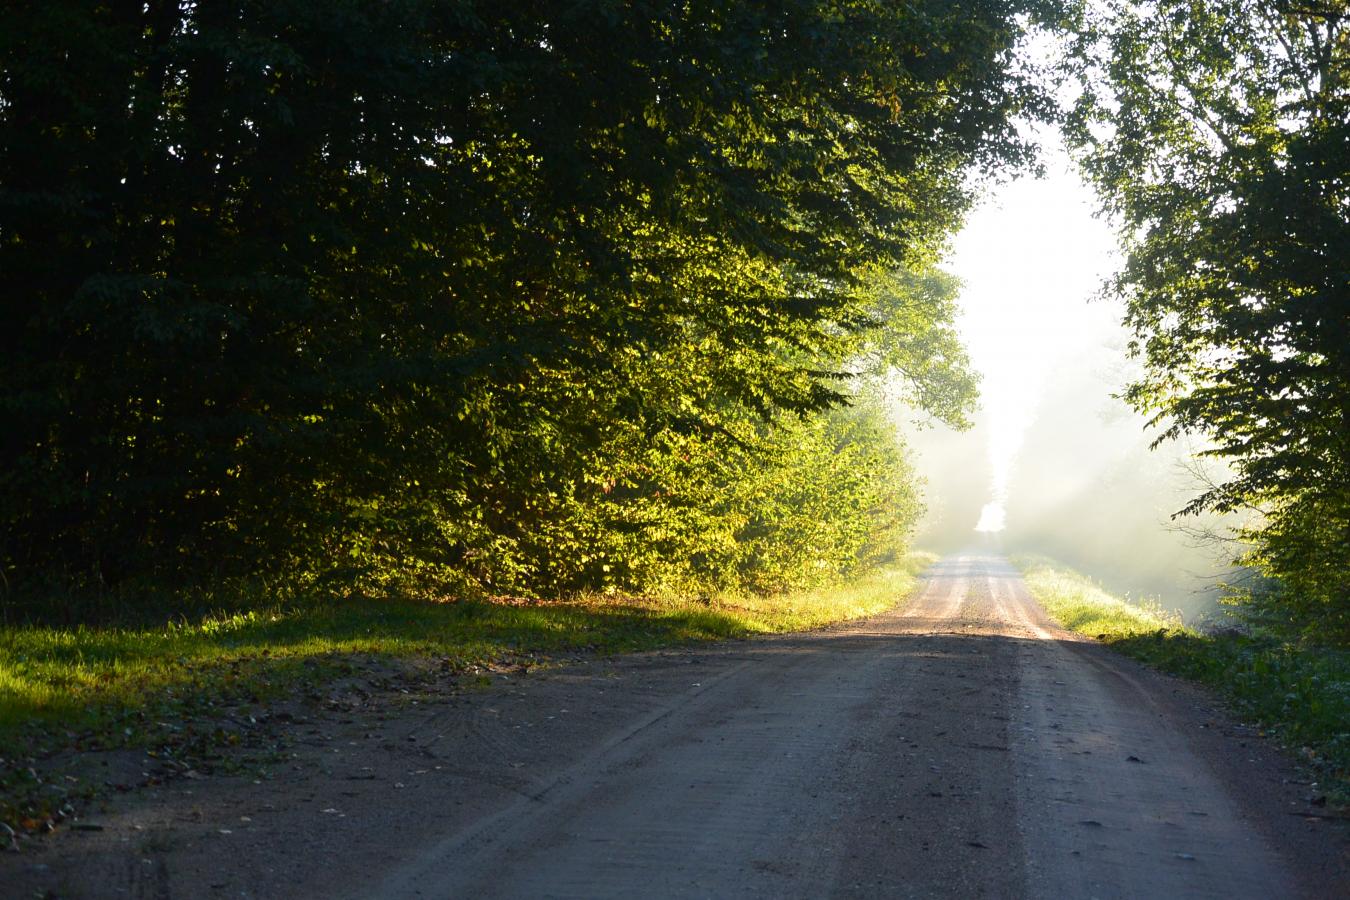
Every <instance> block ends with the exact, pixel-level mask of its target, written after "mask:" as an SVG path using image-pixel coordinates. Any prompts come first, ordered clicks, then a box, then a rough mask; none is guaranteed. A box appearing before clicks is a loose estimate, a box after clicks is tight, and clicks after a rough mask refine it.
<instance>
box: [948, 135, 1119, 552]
mask: <svg viewBox="0 0 1350 900" xmlns="http://www.w3.org/2000/svg"><path fill="white" fill-rule="evenodd" d="M1042 139H1043V146H1044V150H1045V161H1046V169H1047V171H1048V174H1049V177H1048V178H1046V179H1043V180H1036V179H1021V180H1018V181H1014V182H1012V183H1009V184H1005V185H1002V186H1000V187H999V188H998V189H997V190H996V191H995V192H994V195H993V197H992V198H991V200H990V202H988V203H986V204H985V205H983V206H981V207H980V208H978V209H977V210H976V211H975V212H974V214H972V215H971V217H970V220H969V221H968V222H967V224H966V227H965V228H964V229H963V230H962V231H961V233H960V235H958V236H957V238H956V241H955V243H954V246H953V250H954V253H953V256H952V259H951V267H952V271H954V272H955V273H956V274H957V275H959V276H960V277H961V279H962V280H963V281H964V282H965V288H964V290H963V291H962V293H961V304H962V308H963V313H962V315H961V317H960V319H959V321H958V326H959V328H960V329H961V333H962V336H963V337H964V338H965V341H966V346H967V347H968V348H969V350H970V357H971V362H972V363H973V365H974V366H975V368H976V369H978V370H979V372H980V374H981V375H982V376H983V380H982V383H981V385H980V393H981V405H982V407H983V409H984V411H985V415H984V418H983V421H982V423H981V425H982V427H981V428H980V429H978V430H980V431H983V432H984V438H985V448H986V454H987V458H988V461H989V473H990V474H989V494H988V497H989V499H988V501H987V502H986V503H985V505H984V507H983V509H982V510H981V512H980V516H979V520H978V521H977V522H976V523H975V530H976V531H980V532H998V531H1002V530H1004V528H1005V527H1006V526H1007V525H1008V522H1007V518H1008V517H1007V509H1008V508H1010V506H1011V507H1012V508H1015V506H1016V504H1015V503H1011V504H1010V500H1015V499H1016V498H1015V497H1014V492H1015V490H1016V479H1015V477H1014V475H1015V469H1016V466H1017V460H1018V455H1019V454H1020V453H1021V450H1022V445H1023V444H1024V443H1025V440H1026V435H1027V432H1028V430H1029V429H1030V428H1031V426H1032V425H1033V424H1034V423H1035V422H1036V419H1037V416H1038V414H1039V407H1040V404H1041V401H1042V398H1043V397H1044V396H1045V395H1046V388H1047V385H1048V384H1049V382H1050V379H1052V378H1054V377H1055V376H1056V375H1057V374H1059V373H1058V372H1057V371H1056V369H1057V366H1058V365H1059V364H1061V363H1063V361H1064V360H1065V359H1067V358H1068V357H1070V356H1071V355H1072V354H1073V353H1074V352H1076V351H1078V350H1080V349H1081V348H1082V347H1083V346H1084V345H1085V344H1087V345H1089V346H1090V345H1091V341H1092V340H1093V338H1094V337H1096V336H1098V335H1101V334H1106V333H1113V332H1114V331H1115V330H1116V329H1117V328H1118V323H1117V321H1116V317H1117V316H1118V312H1117V311H1116V310H1114V309H1112V308H1111V307H1109V306H1107V305H1106V304H1093V305H1089V304H1088V302H1087V301H1088V299H1089V297H1091V296H1092V295H1093V294H1094V293H1095V292H1096V289H1097V287H1098V285H1100V283H1101V279H1102V276H1103V275H1104V274H1105V273H1107V272H1110V271H1112V270H1113V269H1114V268H1115V265H1116V254H1115V242H1114V239H1113V237H1112V235H1111V232H1110V229H1109V228H1108V227H1107V226H1106V225H1105V224H1104V223H1102V222H1100V221H1098V220H1095V219H1093V218H1092V212H1091V210H1092V203H1093V200H1092V196H1091V193H1090V192H1089V190H1088V189H1087V188H1086V187H1085V186H1084V185H1083V184H1082V182H1081V181H1080V180H1079V178H1078V177H1077V176H1076V175H1075V174H1074V173H1072V171H1071V166H1070V163H1069V161H1068V156H1067V154H1066V153H1065V152H1064V150H1063V147H1062V144H1061V143H1060V142H1059V141H1058V140H1057V139H1055V138H1054V137H1053V136H1051V135H1042Z"/></svg>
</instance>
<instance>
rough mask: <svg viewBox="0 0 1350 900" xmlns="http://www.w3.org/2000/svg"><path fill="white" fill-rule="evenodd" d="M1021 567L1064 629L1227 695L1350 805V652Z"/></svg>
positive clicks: (1052, 570) (1033, 561) (1026, 564)
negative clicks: (1186, 619) (1210, 625)
mask: <svg viewBox="0 0 1350 900" xmlns="http://www.w3.org/2000/svg"><path fill="white" fill-rule="evenodd" d="M1013 563H1014V564H1015V565H1016V566H1017V567H1018V568H1019V569H1021V570H1022V575H1023V577H1024V578H1025V579H1026V583H1027V587H1028V588H1029V589H1030V591H1031V594H1032V596H1034V597H1035V598H1036V600H1037V601H1038V602H1039V603H1040V604H1041V605H1042V606H1043V607H1045V610H1046V612H1048V613H1049V614H1050V616H1051V617H1052V618H1054V619H1055V620H1056V621H1058V622H1059V623H1060V624H1061V625H1062V626H1064V627H1065V628H1067V629H1069V630H1071V631H1076V632H1079V633H1080V634H1085V635H1088V636H1090V637H1094V638H1096V639H1098V640H1100V641H1102V642H1103V643H1105V644H1107V645H1109V646H1110V647H1112V648H1113V649H1115V650H1118V651H1120V652H1121V653H1124V654H1126V655H1128V656H1132V657H1134V658H1135V659H1138V660H1141V661H1143V662H1145V663H1148V664H1150V665H1152V666H1155V667H1157V668H1159V669H1162V670H1163V671H1166V672H1170V673H1172V674H1175V675H1181V676H1183V677H1186V678H1191V679H1193V680H1196V681H1200V682H1203V683H1204V684H1207V685H1209V686H1210V687H1213V688H1215V689H1217V690H1218V691H1219V692H1220V693H1221V694H1222V695H1224V696H1225V697H1226V698H1227V699H1228V700H1229V701H1230V703H1231V704H1232V705H1233V706H1234V708H1235V710H1236V711H1237V712H1238V713H1239V715H1241V716H1243V717H1245V718H1247V719H1249V720H1251V721H1254V722H1256V723H1258V724H1259V725H1261V726H1262V727H1264V728H1266V729H1267V730H1269V731H1270V732H1272V733H1273V734H1274V735H1275V736H1276V737H1278V738H1279V739H1280V740H1282V741H1283V742H1284V743H1285V744H1286V745H1287V746H1289V747H1290V748H1291V749H1294V750H1296V751H1298V752H1299V753H1300V755H1301V756H1302V757H1303V758H1304V760H1305V761H1308V762H1310V763H1312V764H1313V765H1314V766H1315V767H1316V768H1317V769H1318V770H1319V771H1320V772H1321V773H1322V780H1323V786H1324V787H1325V788H1326V789H1327V791H1328V793H1329V794H1330V795H1331V797H1332V798H1333V800H1334V801H1335V802H1336V803H1337V804H1338V805H1341V806H1344V805H1346V804H1350V652H1347V651H1345V650H1343V649H1338V648H1332V647H1326V646H1319V645H1315V644H1310V643H1308V642H1306V641H1304V640H1300V639H1296V638H1292V637H1288V636H1282V635H1279V634H1275V633H1269V632H1262V631H1260V630H1254V629H1238V628H1233V629H1225V630H1221V631H1217V632H1214V633H1206V632H1202V631H1200V630H1197V629H1195V628H1190V627H1187V626H1186V625H1184V624H1183V623H1182V622H1181V620H1180V618H1179V617H1177V616H1176V615H1175V614H1171V613H1167V612H1164V611H1163V610H1162V609H1160V608H1159V607H1157V606H1156V605H1148V604H1144V605H1140V604H1134V603H1129V602H1127V601H1124V600H1121V599H1119V598H1118V597H1114V596H1112V595H1111V594H1109V593H1108V592H1106V591H1105V590H1103V589H1102V587H1101V586H1100V585H1098V584H1097V583H1095V582H1094V581H1092V580H1091V579H1089V578H1086V577H1084V576H1083V575H1080V574H1078V573H1076V572H1073V571H1070V570H1068V569H1065V568H1063V567H1061V566H1058V565H1057V564H1055V563H1053V562H1050V561H1049V560H1045V559H1040V558H1037V557H1017V558H1014V560H1013Z"/></svg>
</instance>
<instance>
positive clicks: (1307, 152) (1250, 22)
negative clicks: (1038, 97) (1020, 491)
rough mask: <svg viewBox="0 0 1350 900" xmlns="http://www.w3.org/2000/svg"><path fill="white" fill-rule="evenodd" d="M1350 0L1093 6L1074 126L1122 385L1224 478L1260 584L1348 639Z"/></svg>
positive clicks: (1217, 504)
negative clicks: (1109, 228)
mask: <svg viewBox="0 0 1350 900" xmlns="http://www.w3.org/2000/svg"><path fill="white" fill-rule="evenodd" d="M1348 27H1350V4H1347V3H1345V2H1343V0H1313V2H1294V0H1221V2H1213V0H1206V2H1198V0H1197V2H1183V0H1163V2H1157V3H1149V4H1139V3H1126V2H1113V3H1109V4H1105V5H1104V6H1103V7H1102V8H1101V9H1100V10H1099V13H1098V14H1097V15H1096V16H1095V17H1094V18H1093V19H1092V20H1091V22H1090V27H1089V28H1088V29H1086V30H1085V32H1084V37H1083V39H1082V41H1081V42H1080V44H1079V47H1078V56H1077V63H1078V66H1079V73H1080V74H1081V75H1082V78H1083V85H1084V94H1083V96H1082V99H1081V102H1080V103H1079V104H1078V106H1077V109H1076V111H1075V116H1074V117H1073V120H1072V122H1071V129H1070V134H1071V136H1072V137H1073V139H1074V141H1075V142H1076V145H1077V147H1078V150H1079V152H1080V154H1081V158H1082V159H1083V163H1084V168H1085V171H1086V172H1087V173H1088V175H1089V176H1090V178H1091V179H1092V181H1093V182H1094V183H1095V184H1096V185H1097V187H1098V188H1099V190H1100V191H1101V193H1102V196H1103V197H1104V198H1105V204H1106V208H1107V209H1108V210H1109V212H1110V213H1111V214H1113V215H1114V216H1115V217H1116V218H1117V220H1118V221H1119V222H1120V223H1121V224H1122V226H1123V227H1124V230H1125V236H1126V241H1127V250H1128V257H1127V262H1126V266H1125V268H1124V270H1123V272H1122V273H1121V275H1120V276H1119V278H1118V279H1117V280H1116V282H1115V289H1116V291H1118V292H1119V294H1121V295H1122V296H1123V297H1124V298H1125V299H1126V301H1127V309H1128V316H1127V319H1128V323H1129V324H1130V325H1131V326H1132V327H1133V329H1134V332H1135V337H1136V340H1135V342H1134V344H1133V350H1134V352H1135V353H1136V354H1137V355H1138V356H1139V357H1140V358H1141V359H1142V360H1143V362H1144V364H1145V366H1146V372H1145V374H1144V376H1143V377H1142V378H1141V379H1140V380H1139V381H1138V382H1137V383H1135V384H1134V385H1133V386H1131V388H1130V389H1129V392H1128V398H1129V399H1130V400H1131V401H1132V402H1133V404H1134V405H1135V406H1136V407H1137V408H1138V409H1140V410H1143V411H1145V412H1147V413H1150V414H1151V415H1152V416H1153V421H1154V422H1155V423H1163V426H1164V427H1163V431H1162V433H1161V434H1162V437H1161V438H1160V440H1161V439H1167V438H1171V437H1174V436H1176V435H1178V434H1180V433H1181V432H1195V433H1199V434H1201V435H1204V436H1205V437H1206V438H1207V439H1208V440H1209V441H1210V442H1211V443H1212V449H1211V450H1209V451H1207V452H1208V453H1209V454H1210V455H1212V456H1215V457H1218V458H1221V459H1223V460H1225V461H1227V462H1228V463H1229V464H1230V465H1231V467H1232V471H1233V477H1232V478H1231V479H1230V480H1228V481H1226V482H1224V483H1222V484H1219V485H1216V486H1214V487H1213V489H1211V490H1208V491H1206V492H1204V493H1203V494H1201V495H1200V496H1199V497H1197V498H1196V499H1195V500H1194V501H1193V502H1192V503H1191V504H1190V506H1188V507H1187V509H1186V510H1185V512H1194V511H1198V510H1205V509H1212V510H1217V511H1220V512H1223V511H1231V510H1236V509H1240V508H1251V509H1255V510H1257V511H1259V512H1260V513H1261V518H1259V519H1258V520H1257V524H1254V525H1252V526H1251V527H1249V528H1248V529H1246V531H1245V534H1244V537H1245V538H1247V539H1248V540H1250V541H1251V542H1252V543H1253V547H1254V552H1253V555H1252V557H1251V559H1250V561H1252V562H1254V563H1256V564H1258V565H1260V566H1261V567H1262V569H1263V570H1264V571H1265V572H1266V573H1267V574H1268V575H1272V576H1274V577H1275V578H1277V579H1278V580H1279V582H1280V583H1281V584H1282V585H1283V589H1282V591H1281V592H1280V593H1279V594H1278V595H1277V597H1276V601H1275V602H1276V603H1277V604H1278V605H1280V607H1281V608H1282V609H1283V610H1284V611H1286V612H1287V613H1288V612H1292V613H1295V614H1296V615H1297V616H1298V617H1299V618H1300V619H1301V620H1302V621H1303V622H1304V623H1305V624H1310V625H1311V627H1312V628H1314V629H1315V630H1317V631H1319V632H1321V633H1322V634H1324V635H1326V636H1333V637H1339V638H1341V639H1345V638H1347V637H1350V269H1347V261H1348V260H1350V81H1347V76H1350V31H1348Z"/></svg>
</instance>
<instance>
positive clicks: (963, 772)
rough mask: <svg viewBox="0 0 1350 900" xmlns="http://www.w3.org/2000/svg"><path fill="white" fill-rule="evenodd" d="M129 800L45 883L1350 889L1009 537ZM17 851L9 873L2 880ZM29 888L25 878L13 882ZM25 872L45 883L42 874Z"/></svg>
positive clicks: (905, 890) (1288, 776) (50, 868)
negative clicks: (1044, 595) (1041, 584)
mask: <svg viewBox="0 0 1350 900" xmlns="http://www.w3.org/2000/svg"><path fill="white" fill-rule="evenodd" d="M311 724H312V728H310V729H309V733H310V734H311V735H312V736H313V738H314V740H313V741H311V742H309V744H307V745H306V746H307V747H308V749H307V750H306V752H305V753H304V754H300V755H298V756H297V758H296V760H295V762H294V764H293V765H292V766H291V769H290V772H289V774H288V775H286V776H285V777H284V778H278V779H276V780H275V781H274V782H266V783H263V784H255V783H251V782H249V781H247V780H244V779H209V780H207V781H206V782H202V783H199V784H196V785H193V786H192V787H191V788H188V789H185V788H183V787H182V786H181V785H177V786H169V787H166V788H164V789H162V790H160V791H158V792H151V793H147V794H144V795H142V796H138V797H134V798H131V799H129V800H127V801H126V806H125V807H124V808H121V809H119V810H117V811H115V812H114V813H112V814H110V815H108V816H107V817H106V819H105V821H104V823H103V824H104V829H103V831H100V832H96V833H89V834H72V835H69V836H66V837H65V839H64V840H62V841H53V842H52V845H51V846H50V847H49V848H46V850H45V851H44V853H42V854H39V855H38V856H37V857H36V858H30V859H29V860H27V861H26V864H25V865H24V866H23V867H19V866H16V865H14V860H13V859H10V860H9V861H8V862H9V863H10V871H13V872H15V877H16V880H15V882H14V883H16V884H20V885H23V886H24V887H25V889H29V888H37V889H54V890H56V891H57V896H66V895H70V896H140V897H196V896H201V897H303V896H313V897H325V898H328V897H335V896H346V897H360V898H368V897H378V898H383V897H388V898H404V897H426V898H444V897H635V896H655V897H822V896H851V897H887V896H889V897H975V896H985V897H1053V898H1077V897H1100V898H1107V897H1131V898H1135V897H1222V898H1246V897H1251V898H1272V897H1323V896H1325V897H1334V896H1350V883H1347V881H1346V880H1345V879H1346V877H1347V871H1350V864H1348V861H1347V860H1348V857H1347V832H1346V829H1345V828H1344V827H1343V826H1342V824H1340V823H1337V822H1334V821H1329V820H1326V819H1318V818H1313V817H1312V813H1313V810H1311V809H1310V808H1308V807H1307V806H1306V796H1305V795H1306V794H1307V793H1308V788H1307V787H1305V786H1302V784H1301V782H1300V776H1299V775H1298V773H1297V772H1296V771H1294V769H1293V768H1292V767H1291V766H1290V764H1289V763H1288V761H1287V760H1286V759H1285V758H1284V757H1283V756H1282V755H1281V754H1279V753H1278V752H1277V751H1275V750H1274V749H1273V748H1272V747H1271V746H1269V745H1268V744H1267V743H1266V742H1264V741H1263V740H1261V739H1260V738H1259V737H1257V736H1256V734H1255V733H1254V732H1253V731H1251V730H1250V729H1246V728H1244V727H1243V726H1241V725H1238V724H1236V723H1234V722H1232V721H1231V719H1229V718H1226V717H1225V716H1224V715H1223V714H1222V713H1221V712H1218V711H1217V710H1216V709H1215V704H1214V702H1213V701H1212V700H1211V699H1209V698H1208V697H1207V696H1206V695H1205V694H1203V693H1202V692H1200V691H1198V690H1197V689H1195V688H1193V687H1191V686H1189V685H1186V684H1184V683H1182V682H1179V681H1176V680H1174V679H1170V678H1166V677H1164V676H1160V675H1157V674H1155V673H1152V672H1150V671H1148V670H1146V669H1144V668H1142V667H1140V666H1138V665H1135V664H1134V663H1132V662H1130V661H1128V660H1124V659H1122V658H1120V657H1118V656H1115V655H1113V654H1112V653H1110V652H1109V651H1107V650H1106V649H1105V648H1102V647H1100V646H1097V645H1096V644H1094V643H1092V642H1089V641H1085V640H1083V639H1081V638H1077V637H1075V636H1073V635H1070V634H1067V633H1065V632H1062V631H1060V630H1059V629H1057V628H1056V627H1055V626H1054V625H1052V624H1051V623H1050V622H1049V621H1048V620H1047V619H1046V617H1045V615H1044V613H1043V612H1042V611H1041V610H1040V609H1039V607H1038V606H1037V605H1036V604H1035V603H1034V602H1033V601H1032V600H1031V599H1030V598H1029V597H1028V595H1027V592H1026V588H1025V586H1024V585H1023V583H1022V580H1021V578H1020V576H1019V575H1018V574H1017V573H1016V571H1015V570H1014V569H1013V568H1012V567H1011V566H1010V565H1008V563H1007V562H1006V561H1005V560H1003V559H1002V558H1000V557H993V556H978V555H966V556H957V557H951V558H948V559H946V560H944V561H943V562H941V563H939V564H938V565H937V566H936V567H934V568H933V569H932V570H930V572H929V574H928V575H927V577H926V578H925V581H924V584H923V586H922V588H921V590H920V592H919V593H918V594H917V595H916V596H915V597H914V598H913V599H911V600H910V602H909V603H907V604H904V605H902V606H901V607H899V608H898V609H897V610H896V611H894V612H891V613H888V614H884V615H881V616H877V617H874V618H872V619H868V620H865V621H862V622H857V623H852V624H850V625H847V626H840V627H836V628H832V629H826V630H823V631H819V632H815V633H811V634H803V635H789V636H784V637H780V638H772V639H766V640H756V641H749V642H735V643H730V644H722V645H717V646H713V647H705V648H698V649H693V650H680V651H672V652H667V653H655V654H640V655H636V656H632V657H626V658H621V659H616V660H595V661H592V662H590V663H586V664H579V665H576V666H573V667H570V668H568V669H565V670H562V671H555V672H552V673H548V674H544V675H529V676H526V677H524V678H521V677H519V676H511V677H502V678H499V679H497V683H496V684H494V685H493V686H492V687H491V688H489V689H486V690H479V691H474V692H465V693H460V694H455V695H453V696H447V697H442V698H440V699H432V700H429V701H427V702H425V703H424V704H422V705H420V706H418V707H415V708H411V709H409V710H407V711H405V712H404V713H402V714H400V715H398V716H394V717H386V718H384V719H382V720H379V721H377V720H375V719H374V718H372V714H370V713H364V714H363V713H359V712H358V713H355V714H350V713H349V714H347V715H345V716H341V715H337V714H334V715H332V716H330V717H328V718H320V719H317V720H315V721H314V722H313V723H311ZM5 874H6V869H4V868H0V876H3V875H5ZM7 896H8V895H7ZM15 896H23V895H20V894H15Z"/></svg>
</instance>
